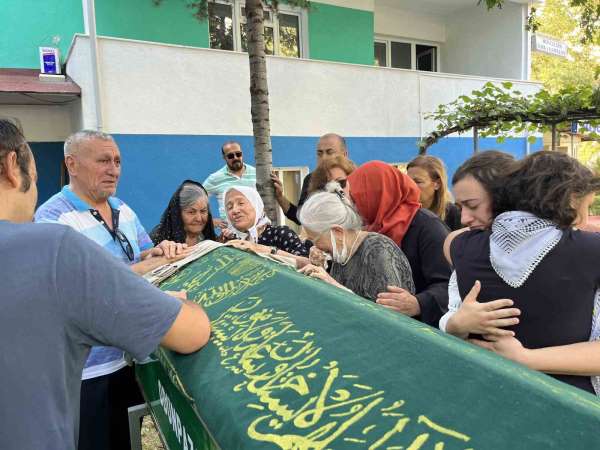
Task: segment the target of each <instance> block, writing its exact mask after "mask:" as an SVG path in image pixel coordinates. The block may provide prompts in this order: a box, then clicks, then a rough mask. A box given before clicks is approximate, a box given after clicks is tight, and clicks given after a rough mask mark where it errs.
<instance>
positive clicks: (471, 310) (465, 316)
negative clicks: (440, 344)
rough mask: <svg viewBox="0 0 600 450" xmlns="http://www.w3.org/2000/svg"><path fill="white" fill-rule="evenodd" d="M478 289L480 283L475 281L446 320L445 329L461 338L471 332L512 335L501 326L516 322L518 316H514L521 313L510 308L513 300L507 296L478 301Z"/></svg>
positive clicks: (464, 337) (517, 321) (479, 289)
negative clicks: (456, 308)
mask: <svg viewBox="0 0 600 450" xmlns="http://www.w3.org/2000/svg"><path fill="white" fill-rule="evenodd" d="M480 291H481V283H480V282H479V281H476V282H475V284H474V285H473V287H472V288H471V291H470V292H469V293H468V294H467V296H466V297H465V298H464V300H463V303H462V304H461V306H460V308H458V311H456V313H455V314H454V315H453V316H452V317H450V319H449V320H448V324H447V325H446V331H447V332H448V333H450V334H453V335H454V336H458V337H460V338H463V339H466V338H467V336H468V335H469V334H471V333H473V334H482V335H494V336H514V335H515V333H513V332H512V331H510V330H505V329H503V327H509V326H511V325H516V324H518V323H519V318H518V317H516V316H518V315H520V314H521V310H520V309H518V308H510V306H512V305H513V301H512V300H510V299H507V298H503V299H500V300H494V301H491V302H487V303H479V302H478V301H477V296H478V295H479V292H480Z"/></svg>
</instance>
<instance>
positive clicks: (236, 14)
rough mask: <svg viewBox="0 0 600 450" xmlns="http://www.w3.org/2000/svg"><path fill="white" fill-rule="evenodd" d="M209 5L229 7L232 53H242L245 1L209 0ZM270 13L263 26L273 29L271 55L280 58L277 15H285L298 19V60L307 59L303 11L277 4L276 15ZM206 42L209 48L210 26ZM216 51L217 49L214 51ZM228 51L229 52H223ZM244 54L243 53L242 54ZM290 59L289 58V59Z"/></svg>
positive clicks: (304, 15) (306, 18) (306, 32)
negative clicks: (217, 4)
mask: <svg viewBox="0 0 600 450" xmlns="http://www.w3.org/2000/svg"><path fill="white" fill-rule="evenodd" d="M209 2H210V3H221V4H224V5H229V6H231V10H232V18H231V19H232V22H233V25H232V26H233V51H234V52H244V50H242V33H241V26H242V24H245V23H246V17H245V16H244V15H242V8H243V7H245V6H246V1H245V0H209ZM268 11H269V12H270V13H271V20H269V21H265V25H267V26H269V27H272V28H273V55H274V56H282V57H285V56H283V55H282V54H281V52H280V49H279V17H278V14H279V13H281V14H287V15H291V16H297V17H298V33H299V34H300V36H299V39H298V45H299V53H300V56H299V57H298V58H299V59H303V58H304V59H306V58H308V57H309V56H308V14H307V13H306V11H305V10H303V9H302V8H298V7H293V6H289V5H286V4H279V7H278V9H277V13H275V12H273V10H271V9H268ZM208 42H209V46H210V26H209V28H208ZM216 50H218V49H216ZM225 51H230V50H225ZM244 53H245V52H244ZM290 58H291V57H290Z"/></svg>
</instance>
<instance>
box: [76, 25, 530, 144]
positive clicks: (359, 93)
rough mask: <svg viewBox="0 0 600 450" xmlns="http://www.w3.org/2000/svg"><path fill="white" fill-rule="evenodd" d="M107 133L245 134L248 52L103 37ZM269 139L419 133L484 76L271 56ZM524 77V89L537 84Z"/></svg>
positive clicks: (89, 111)
mask: <svg viewBox="0 0 600 450" xmlns="http://www.w3.org/2000/svg"><path fill="white" fill-rule="evenodd" d="M99 47H100V64H101V78H102V93H103V111H104V122H105V131H107V132H109V133H121V134H181V135H251V134H252V128H251V121H250V94H249V89H248V86H249V69H248V57H247V55H246V54H244V53H235V52H227V51H219V50H210V49H199V48H190V47H181V46H174V45H164V44H155V43H145V42H139V41H130V40H122V39H115V38H100V39H99ZM267 61H268V79H269V91H270V108H271V133H272V135H275V136H319V135H320V134H322V133H323V132H325V131H332V130H334V131H336V132H337V133H340V134H342V135H345V136H381V137H386V136H398V137H414V136H422V135H423V134H424V133H426V132H428V131H429V129H427V128H426V126H425V125H424V123H423V120H422V119H421V115H422V113H426V112H429V111H432V110H433V109H435V107H436V106H437V105H439V104H441V103H447V102H450V101H452V100H454V99H456V98H457V97H458V96H459V95H462V94H468V93H470V92H471V90H472V89H475V88H479V87H481V86H482V85H483V84H484V83H485V82H487V81H489V78H476V77H475V78H474V77H466V76H453V75H447V74H430V73H427V72H416V71H410V70H401V69H387V68H378V67H372V66H360V65H353V64H342V63H331V62H322V61H311V60H297V59H293V58H282V57H268V58H267ZM86 64H88V53H87V38H86V37H82V36H78V37H77V39H76V42H75V48H74V49H73V51H72V52H71V56H70V59H69V62H68V65H67V70H68V73H69V75H70V76H71V77H72V78H73V79H74V80H75V82H77V83H78V84H79V85H80V86H81V88H82V93H83V94H82V118H83V119H82V121H83V125H84V126H89V125H88V123H89V122H90V118H93V111H94V109H93V105H91V104H90V98H89V97H88V96H87V95H85V94H86V92H89V91H88V89H89V86H90V84H89V79H88V77H87V75H86V70H85V66H86ZM538 86H539V85H537V84H534V83H522V85H521V83H520V85H519V89H521V90H522V91H523V92H533V91H535V90H537V89H538Z"/></svg>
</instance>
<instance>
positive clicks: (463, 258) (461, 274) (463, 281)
mask: <svg viewBox="0 0 600 450" xmlns="http://www.w3.org/2000/svg"><path fill="white" fill-rule="evenodd" d="M490 235H491V231H489V230H488V231H481V230H473V231H468V232H465V233H463V234H461V235H460V236H457V237H456V239H454V241H453V242H452V245H451V248H450V253H451V256H452V262H453V263H454V267H455V270H456V275H457V281H458V288H459V291H460V295H461V297H462V298H464V297H465V296H466V295H467V293H468V292H469V290H470V289H471V287H472V286H473V284H474V283H475V281H476V280H479V281H480V282H481V292H480V294H479V301H480V302H488V301H491V300H496V299H500V298H510V299H512V300H513V301H514V302H515V307H516V308H519V309H520V310H521V316H520V322H519V324H518V325H515V326H512V327H509V328H508V329H510V330H513V331H514V332H515V335H516V337H517V339H519V340H520V341H521V343H522V344H523V345H524V346H525V347H526V348H542V347H551V346H556V345H567V344H574V343H576V342H585V341H588V340H589V337H590V331H591V325H592V313H593V307H594V296H595V293H596V290H597V289H598V287H599V286H600V271H598V261H599V260H600V235H597V234H594V233H587V232H584V231H578V230H572V229H569V230H565V232H564V233H563V236H562V238H561V240H560V241H559V243H558V244H557V245H556V247H554V248H553V249H552V250H551V251H550V252H549V253H548V254H547V255H546V256H545V257H544V259H543V260H542V261H541V262H540V263H539V265H538V266H537V267H536V268H535V269H534V271H533V272H532V273H531V275H530V276H529V278H527V280H526V281H525V283H523V285H522V286H521V287H518V288H513V287H511V286H509V285H508V284H506V283H505V282H504V281H503V280H502V279H501V278H500V277H499V276H498V274H497V273H496V272H495V271H494V269H493V268H492V266H491V263H490ZM555 378H557V379H559V380H561V381H564V382H566V383H569V384H572V385H574V386H577V387H579V388H581V389H584V390H586V391H588V392H592V393H593V392H594V390H593V387H592V384H591V381H590V378H589V377H580V376H571V375H556V376H555Z"/></svg>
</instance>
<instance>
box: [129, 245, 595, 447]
mask: <svg viewBox="0 0 600 450" xmlns="http://www.w3.org/2000/svg"><path fill="white" fill-rule="evenodd" d="M160 288H161V289H164V290H179V289H185V290H187V292H188V298H189V299H191V300H193V301H195V302H197V303H199V304H201V305H202V306H203V307H204V308H205V310H206V312H207V313H208V315H209V317H210V319H211V322H212V329H213V331H212V337H211V340H210V343H209V344H208V345H207V346H206V347H205V348H204V349H202V350H201V351H199V352H197V353H195V354H192V355H186V356H184V355H179V354H176V353H174V352H171V351H168V350H164V349H159V350H157V352H155V354H154V361H152V362H148V363H146V364H138V365H137V366H136V373H137V377H138V380H139V382H140V384H141V386H142V389H143V392H144V395H145V397H146V400H147V402H148V404H149V405H150V407H151V410H152V414H153V416H154V418H155V420H156V422H157V424H158V427H159V431H160V433H161V435H162V437H163V439H164V441H165V442H166V443H167V445H168V447H169V448H170V449H171V450H174V449H212V448H220V449H223V450H232V449H243V450H253V449H261V450H266V449H290V450H291V449H298V450H303V449H306V450H309V449H310V450H313V449H314V450H317V449H319V450H320V449H323V450H324V449H351V450H355V449H373V450H374V449H382V450H385V449H387V450H400V449H404V450H417V449H432V450H454V449H457V450H458V449H460V450H465V449H487V450H489V449H502V450H505V449H512V450H515V449H526V450H533V449H544V450H548V449H592V448H598V445H599V444H598V430H599V427H600V402H599V401H598V400H597V398H596V397H594V396H592V395H590V394H588V393H586V392H583V391H580V390H578V389H576V388H573V387H571V386H569V385H566V384H564V383H561V382H559V381H556V380H555V379H553V378H551V377H549V376H546V375H543V374H540V373H537V372H534V371H531V370H528V369H526V368H524V367H522V366H520V365H517V364H513V363H512V362H509V361H507V360H505V359H503V358H501V357H498V356H496V355H494V354H492V353H490V352H487V351H485V350H481V349H479V348H476V347H474V346H472V345H470V344H468V343H465V342H463V341H461V340H459V339H455V338H454V337H451V336H448V335H446V334H443V333H441V332H440V331H438V330H436V329H434V328H431V327H429V326H427V325H424V324H422V323H420V322H418V321H416V320H413V319H410V318H407V317H404V316H402V315H400V314H398V313H394V312H392V311H389V310H387V309H385V308H383V307H380V306H378V305H376V304H374V303H372V302H370V301H367V300H365V299H363V298H361V297H358V296H354V295H352V294H349V293H347V292H345V291H342V290H340V289H337V288H335V287H332V286H330V285H327V284H326V283H324V282H322V281H320V280H315V279H309V278H307V277H304V276H302V275H300V274H297V273H296V272H295V271H294V270H293V269H291V268H289V267H287V266H285V265H281V264H278V263H276V262H271V261H268V260H265V259H264V258H261V257H258V256H255V255H252V254H248V253H243V252H241V251H239V250H235V249H232V248H227V247H219V248H216V249H215V250H213V251H211V252H210V253H208V254H206V255H204V256H202V257H201V258H199V259H197V260H195V261H193V262H191V263H189V264H187V265H186V266H185V267H183V268H181V269H179V271H178V272H176V273H174V274H172V275H170V276H169V277H168V278H166V279H165V280H164V281H162V282H161V283H160Z"/></svg>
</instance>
